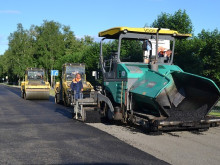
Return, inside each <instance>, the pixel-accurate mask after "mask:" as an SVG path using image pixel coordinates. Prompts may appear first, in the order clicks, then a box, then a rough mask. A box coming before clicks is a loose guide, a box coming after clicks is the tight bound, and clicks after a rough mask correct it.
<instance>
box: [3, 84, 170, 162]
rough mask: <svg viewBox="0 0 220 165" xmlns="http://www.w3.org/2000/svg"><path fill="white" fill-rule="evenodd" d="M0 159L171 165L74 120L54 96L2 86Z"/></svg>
mask: <svg viewBox="0 0 220 165" xmlns="http://www.w3.org/2000/svg"><path fill="white" fill-rule="evenodd" d="M0 164H16V165H18V164H110V165H113V164H167V163H166V162H164V161H162V160H160V159H158V158H155V157H154V156H152V155H150V154H148V153H146V152H143V151H141V150H139V149H136V148H135V147H132V146H131V145H128V144H126V143H125V142H123V141H120V140H119V139H117V138H115V137H113V136H111V135H110V134H108V133H105V132H103V131H100V130H99V129H96V128H94V127H91V126H89V125H86V124H84V123H82V122H78V121H75V120H73V119H71V114H70V113H69V111H68V109H67V108H66V107H64V106H62V105H56V104H54V100H53V98H52V97H51V98H50V100H49V101H29V100H23V99H22V98H20V90H19V89H18V88H11V87H7V86H3V85H0Z"/></svg>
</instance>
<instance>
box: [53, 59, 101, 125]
mask: <svg viewBox="0 0 220 165" xmlns="http://www.w3.org/2000/svg"><path fill="white" fill-rule="evenodd" d="M78 73H79V74H80V75H81V79H82V83H83V91H82V93H81V94H80V95H81V98H80V99H75V97H74V96H75V94H74V91H72V90H71V88H70V84H71V82H72V80H73V79H74V78H75V76H76V74H78ZM55 102H56V103H57V104H59V103H61V102H62V103H64V105H65V106H71V107H72V108H71V109H70V112H71V113H72V117H73V118H74V119H77V120H80V121H83V122H100V119H101V118H100V115H99V111H98V109H97V92H96V91H95V90H94V87H93V86H92V84H91V83H90V82H89V81H87V80H86V74H85V64H81V63H65V64H63V67H62V78H61V81H60V82H56V85H55Z"/></svg>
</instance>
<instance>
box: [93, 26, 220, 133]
mask: <svg viewBox="0 0 220 165" xmlns="http://www.w3.org/2000/svg"><path fill="white" fill-rule="evenodd" d="M190 36H191V34H180V33H178V32H177V31H175V30H170V29H162V28H131V27H116V28H111V29H108V30H105V31H102V32H100V33H99V37H102V39H101V43H100V44H101V45H100V66H101V72H102V82H103V83H102V91H101V92H100V93H97V100H98V105H99V106H100V110H101V114H103V116H104V117H106V118H107V119H109V120H120V121H122V122H125V123H132V124H137V125H141V126H144V127H146V128H148V130H150V131H165V130H176V129H177V130H182V129H184V130H185V129H186V130H188V129H205V130H206V129H208V128H209V127H210V126H216V125H219V122H220V118H217V117H213V116H209V115H208V114H209V113H210V111H211V109H212V107H213V106H215V105H216V103H217V102H218V101H219V98H220V90H219V88H218V86H217V85H216V84H215V83H214V82H213V81H212V80H210V79H208V78H206V77H202V76H199V75H195V74H192V73H188V72H184V71H183V70H182V69H181V68H180V67H179V66H177V65H175V64H174V63H173V58H174V54H175V53H174V51H175V40H176V39H186V38H187V37H190ZM106 40H117V42H116V43H117V44H116V48H113V49H114V50H113V51H111V52H110V53H109V54H107V53H106V51H105V52H104V51H103V43H105V42H107V41H106ZM132 40H135V41H137V42H139V44H140V45H141V46H140V47H139V48H140V49H141V50H140V51H139V53H140V57H141V58H140V59H142V58H143V61H142V60H141V61H131V60H130V59H129V60H126V59H123V58H122V57H121V56H120V55H121V54H122V53H125V51H123V52H122V51H121V47H122V46H123V47H124V48H125V49H126V47H125V45H123V43H125V42H130V41H132ZM126 53H128V54H126V55H127V56H129V55H131V54H132V52H126ZM123 56H124V54H123ZM136 56H138V55H136Z"/></svg>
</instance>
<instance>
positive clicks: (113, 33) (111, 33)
mask: <svg viewBox="0 0 220 165" xmlns="http://www.w3.org/2000/svg"><path fill="white" fill-rule="evenodd" d="M157 29H158V28H131V27H114V28H111V29H108V30H105V31H102V32H99V37H107V38H117V37H118V35H119V34H120V33H123V32H125V31H127V32H133V33H144V34H156V33H157ZM161 34H162V35H172V36H173V35H174V36H175V37H180V38H186V37H191V36H192V34H180V33H178V31H175V30H169V29H161V30H160V31H159V35H161Z"/></svg>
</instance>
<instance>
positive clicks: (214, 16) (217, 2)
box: [0, 0, 220, 54]
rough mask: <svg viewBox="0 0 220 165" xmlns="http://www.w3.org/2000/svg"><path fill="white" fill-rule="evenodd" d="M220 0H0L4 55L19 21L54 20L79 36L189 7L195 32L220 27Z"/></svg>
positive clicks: (137, 24) (146, 21)
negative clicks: (9, 37) (11, 34)
mask: <svg viewBox="0 0 220 165" xmlns="http://www.w3.org/2000/svg"><path fill="white" fill-rule="evenodd" d="M219 8H220V0H0V20H1V24H0V54H3V53H4V51H5V50H6V49H7V48H8V46H7V44H8V39H7V38H8V36H9V34H10V33H12V32H14V31H15V30H16V28H17V24H18V23H22V25H23V26H24V28H25V29H29V28H30V26H31V25H33V24H34V25H41V24H42V23H43V20H48V21H50V20H54V21H57V22H59V23H61V24H64V25H69V26H70V27H71V30H73V31H74V33H75V35H76V36H77V37H82V36H84V35H90V36H92V37H95V38H96V39H97V37H98V32H99V31H102V30H106V29H108V28H111V27H116V26H130V27H143V26H144V25H145V24H147V25H150V24H151V23H152V22H153V21H154V20H155V19H156V18H157V16H158V15H159V14H160V13H161V12H167V13H174V12H175V11H177V10H178V9H185V10H186V12H187V14H188V15H189V16H190V18H191V20H192V23H193V25H194V32H195V34H197V33H199V32H200V31H201V30H202V29H206V30H213V29H215V28H218V29H220V18H219V17H220V12H219Z"/></svg>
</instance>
